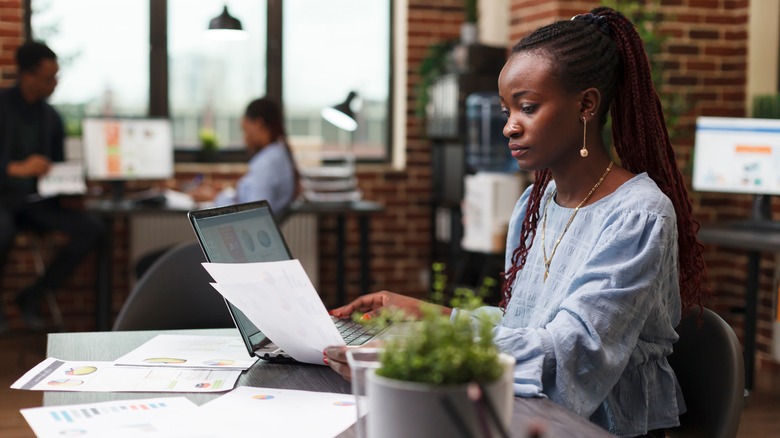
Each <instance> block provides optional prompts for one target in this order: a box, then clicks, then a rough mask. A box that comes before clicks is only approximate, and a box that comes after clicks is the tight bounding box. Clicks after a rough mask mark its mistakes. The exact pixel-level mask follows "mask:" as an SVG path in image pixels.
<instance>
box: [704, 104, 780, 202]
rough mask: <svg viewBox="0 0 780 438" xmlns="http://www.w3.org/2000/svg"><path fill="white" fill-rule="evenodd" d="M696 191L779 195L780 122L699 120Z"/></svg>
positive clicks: (708, 118)
mask: <svg viewBox="0 0 780 438" xmlns="http://www.w3.org/2000/svg"><path fill="white" fill-rule="evenodd" d="M693 188H694V190H697V191H703V192H719V193H745V194H752V195H780V120H776V119H750V118H730V117H699V118H698V119H697V120H696V142H695V145H694V156H693Z"/></svg>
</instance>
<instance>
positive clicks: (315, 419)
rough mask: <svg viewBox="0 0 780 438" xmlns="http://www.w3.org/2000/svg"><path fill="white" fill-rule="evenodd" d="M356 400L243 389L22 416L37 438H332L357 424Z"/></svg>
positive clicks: (56, 408) (37, 411)
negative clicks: (194, 398)
mask: <svg viewBox="0 0 780 438" xmlns="http://www.w3.org/2000/svg"><path fill="white" fill-rule="evenodd" d="M354 400H355V399H354V397H353V396H352V395H350V394H333V393H327V392H310V391H294V390H287V389H272V388H250V387H246V386H242V387H238V388H236V389H235V390H233V391H231V392H229V393H227V394H225V395H223V396H221V397H219V398H217V399H216V400H213V401H211V402H208V403H206V404H204V405H203V406H200V407H198V406H197V405H195V404H194V403H193V402H191V401H189V400H188V399H186V398H184V397H166V398H152V399H141V400H117V401H110V402H101V403H87V404H80V405H70V406H51V407H41V408H31V409H22V410H21V413H22V415H23V416H24V418H25V420H27V423H28V424H29V425H30V427H31V428H32V429H33V431H34V432H35V434H36V435H37V436H38V437H62V436H83V437H107V436H110V437H112V438H118V437H132V438H136V437H165V438H174V437H188V438H222V437H225V438H228V437H229V438H233V437H256V436H259V435H262V436H288V437H311V438H318V437H322V438H331V437H334V436H336V435H338V434H340V433H341V432H343V431H344V430H346V429H347V428H348V427H350V426H351V425H352V424H353V423H354V422H355V418H356V412H355V401H354ZM301 420H304V421H301Z"/></svg>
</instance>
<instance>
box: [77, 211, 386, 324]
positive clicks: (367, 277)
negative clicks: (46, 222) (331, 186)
mask: <svg viewBox="0 0 780 438" xmlns="http://www.w3.org/2000/svg"><path fill="white" fill-rule="evenodd" d="M86 208H87V210H89V211H92V212H94V213H97V214H98V215H100V217H101V218H103V221H104V222H105V223H106V229H107V230H108V232H107V233H106V237H105V239H103V241H102V242H101V245H100V246H99V248H98V257H97V263H98V266H97V288H96V297H95V327H96V330H100V331H103V330H110V329H111V302H112V294H113V287H114V286H113V280H112V278H113V277H112V275H113V263H114V235H113V230H114V227H113V225H114V222H115V221H117V220H124V219H127V218H128V217H131V216H133V215H143V214H171V215H182V216H184V215H186V214H187V210H186V209H180V208H170V207H167V206H165V205H157V206H155V205H134V204H132V203H114V202H110V201H108V202H105V201H98V200H89V201H87V203H86ZM383 211H384V207H383V206H382V205H381V204H378V203H376V202H371V201H355V202H338V203H331V202H325V203H320V202H296V203H293V204H292V205H291V206H290V209H289V211H288V215H294V214H311V215H316V216H335V217H336V244H337V248H336V262H337V267H336V296H335V304H336V305H341V304H343V303H344V302H345V300H346V260H345V259H346V252H345V248H346V220H347V217H349V216H356V217H357V219H358V229H359V233H360V249H359V251H360V253H359V254H360V293H361V294H364V293H366V292H368V291H369V287H370V285H371V252H370V242H371V236H370V226H369V225H370V224H369V221H370V219H371V217H372V216H373V215H375V214H377V213H381V212H383ZM192 236H193V239H194V238H195V235H194V234H193V235H192ZM293 255H295V254H293Z"/></svg>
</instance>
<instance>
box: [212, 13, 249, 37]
mask: <svg viewBox="0 0 780 438" xmlns="http://www.w3.org/2000/svg"><path fill="white" fill-rule="evenodd" d="M207 35H208V36H209V38H213V39H217V40H240V39H244V38H246V32H245V31H244V28H243V27H242V26H241V21H240V20H239V19H238V18H236V17H234V16H232V15H230V12H228V8H227V5H225V7H224V8H223V9H222V13H221V14H219V15H218V16H216V17H214V18H212V19H211V21H209V29H208V32H207Z"/></svg>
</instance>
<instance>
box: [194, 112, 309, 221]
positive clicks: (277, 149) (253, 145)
mask: <svg viewBox="0 0 780 438" xmlns="http://www.w3.org/2000/svg"><path fill="white" fill-rule="evenodd" d="M241 129H242V130H243V132H244V142H245V143H246V149H247V152H248V153H249V155H250V156H251V158H250V160H249V169H248V171H247V173H246V174H245V175H244V176H242V177H241V178H240V179H239V180H238V182H237V183H236V186H235V188H234V187H229V188H225V189H222V190H218V189H217V188H215V187H213V186H210V185H207V184H203V185H201V186H200V187H197V188H196V189H195V190H193V191H192V192H191V195H192V196H193V198H194V199H195V201H198V202H206V201H213V202H214V203H215V204H217V205H228V204H239V203H243V202H250V201H258V200H261V199H265V200H267V201H268V203H269V204H270V205H271V208H272V209H273V210H274V212H275V213H276V214H277V215H280V214H283V212H284V211H285V210H286V209H287V207H288V206H289V205H290V203H291V202H292V201H293V200H294V199H295V197H296V195H297V194H298V170H297V168H296V166H295V160H294V159H293V155H292V152H291V150H290V146H289V145H288V144H287V139H286V134H285V129H284V118H283V116H282V111H281V109H280V108H279V106H278V105H277V104H276V103H275V102H273V101H272V100H270V99H268V98H266V97H263V98H260V99H256V100H253V101H252V102H251V103H249V105H248V106H247V108H246V111H245V112H244V117H243V119H242V121H241Z"/></svg>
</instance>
